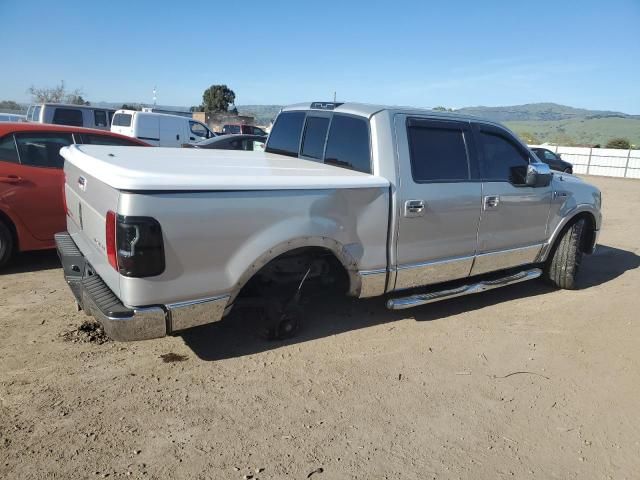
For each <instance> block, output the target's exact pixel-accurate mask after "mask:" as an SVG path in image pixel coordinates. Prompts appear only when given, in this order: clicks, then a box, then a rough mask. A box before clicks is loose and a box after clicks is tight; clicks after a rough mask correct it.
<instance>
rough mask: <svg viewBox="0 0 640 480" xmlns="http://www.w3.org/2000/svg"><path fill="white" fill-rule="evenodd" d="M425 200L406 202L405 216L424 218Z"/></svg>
mask: <svg viewBox="0 0 640 480" xmlns="http://www.w3.org/2000/svg"><path fill="white" fill-rule="evenodd" d="M424 206H425V204H424V200H407V201H406V202H404V216H405V217H408V218H411V217H422V216H423V215H424Z"/></svg>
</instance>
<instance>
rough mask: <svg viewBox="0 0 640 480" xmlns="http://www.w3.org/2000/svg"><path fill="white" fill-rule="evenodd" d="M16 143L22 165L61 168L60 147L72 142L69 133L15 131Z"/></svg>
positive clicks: (62, 161)
mask: <svg viewBox="0 0 640 480" xmlns="http://www.w3.org/2000/svg"><path fill="white" fill-rule="evenodd" d="M15 137H16V143H17V145H18V152H19V153H20V162H21V163H22V164H23V165H29V166H32V167H43V168H62V167H63V165H64V158H62V156H61V155H60V149H61V148H62V147H68V146H69V145H71V144H73V138H72V136H71V134H70V133H16V135H15Z"/></svg>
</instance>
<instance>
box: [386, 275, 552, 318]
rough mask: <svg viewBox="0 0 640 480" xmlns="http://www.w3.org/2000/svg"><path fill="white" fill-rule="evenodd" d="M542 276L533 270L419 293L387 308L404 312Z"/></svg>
mask: <svg viewBox="0 0 640 480" xmlns="http://www.w3.org/2000/svg"><path fill="white" fill-rule="evenodd" d="M540 275H542V270H541V269H539V268H532V269H530V270H524V271H522V272H518V273H514V274H513V275H509V276H507V277H502V278H498V279H496V280H482V281H479V282H477V283H471V284H469V285H462V286H461V287H456V288H452V289H449V290H441V291H439V292H430V293H418V294H415V295H410V296H408V297H400V298H392V299H389V300H387V308H388V309H389V310H402V309H404V308H411V307H417V306H418V305H425V304H427V303H433V302H439V301H440V300H447V299H449V298H455V297H461V296H463V295H471V294H472V293H480V292H486V291H487V290H493V289H494V288H500V287H505V286H507V285H512V284H514V283H520V282H526V281H527V280H533V279H534V278H538V277H539V276H540Z"/></svg>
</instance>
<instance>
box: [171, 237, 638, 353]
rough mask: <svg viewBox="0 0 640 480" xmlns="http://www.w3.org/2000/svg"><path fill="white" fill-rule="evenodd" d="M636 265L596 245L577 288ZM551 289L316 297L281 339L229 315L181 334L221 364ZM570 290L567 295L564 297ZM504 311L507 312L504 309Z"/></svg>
mask: <svg viewBox="0 0 640 480" xmlns="http://www.w3.org/2000/svg"><path fill="white" fill-rule="evenodd" d="M639 266H640V256H638V255H636V254H635V253H633V252H630V251H626V250H622V249H619V248H615V247H609V246H599V247H598V251H597V252H596V254H594V255H592V256H589V257H585V259H584V262H583V265H582V270H581V273H580V281H579V283H578V288H579V289H587V288H593V287H596V286H598V285H601V284H604V283H607V282H610V281H612V280H615V279H616V278H617V277H619V276H620V275H622V274H623V273H625V272H626V271H628V270H633V269H635V268H638V267H639ZM554 291H555V289H554V288H553V287H551V286H549V285H547V284H545V283H544V282H543V281H540V280H534V281H530V282H524V283H520V284H515V285H510V286H508V287H504V288H499V289H496V290H492V291H489V292H485V293H481V294H477V295H469V296H466V297H459V298H455V299H451V300H445V301H442V302H438V303H433V304H430V305H424V306H421V307H416V308H413V309H409V310H397V311H392V310H387V309H386V307H385V301H386V297H380V298H373V299H366V300H358V299H352V298H347V297H341V296H333V297H331V298H326V297H325V298H322V299H321V300H319V301H315V302H312V303H311V304H310V305H308V306H307V307H306V308H305V312H308V314H307V316H306V317H305V318H303V319H302V325H301V328H300V331H299V332H298V334H297V336H295V337H294V338H292V339H289V340H285V341H268V340H266V339H264V338H263V337H261V336H260V333H259V332H260V331H261V325H260V324H259V323H258V322H259V320H258V319H254V318H248V317H247V316H246V315H241V314H239V313H237V312H232V313H231V314H230V315H229V316H228V317H227V318H225V319H224V320H222V321H220V322H217V323H214V324H210V325H204V326H202V327H197V328H194V329H191V330H188V331H185V332H184V333H182V334H181V337H182V338H183V340H184V342H185V344H186V345H187V346H188V347H190V348H191V349H192V350H193V352H194V353H195V354H196V355H197V356H198V357H199V358H200V359H202V360H207V361H211V360H223V359H226V358H234V357H241V356H244V355H251V354H255V353H260V352H263V351H266V350H274V349H278V348H280V347H283V346H286V345H294V344H297V343H303V342H308V341H311V340H315V339H319V338H325V337H330V336H332V335H338V334H340V333H345V332H348V331H351V330H357V329H361V328H368V327H373V326H377V325H384V324H391V323H393V322H395V321H397V320H402V319H407V318H410V319H414V320H415V321H418V322H423V321H434V320H445V319H446V318H447V317H451V316H455V315H458V314H461V313H464V312H469V311H474V310H481V309H483V308H485V307H489V306H492V305H496V304H499V303H505V302H509V301H513V300H518V299H520V298H527V297H535V296H538V295H547V294H550V293H551V292H554ZM570 294H571V292H567V295H570ZM509 308H512V306H511V307H509Z"/></svg>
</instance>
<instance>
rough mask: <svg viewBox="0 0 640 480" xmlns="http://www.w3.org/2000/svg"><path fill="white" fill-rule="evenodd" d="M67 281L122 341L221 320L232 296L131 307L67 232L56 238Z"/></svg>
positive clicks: (88, 310) (80, 301)
mask: <svg viewBox="0 0 640 480" xmlns="http://www.w3.org/2000/svg"><path fill="white" fill-rule="evenodd" d="M55 240H56V248H57V250H58V256H59V257H60V261H61V262H62V267H63V269H64V277H65V280H66V281H67V284H68V285H69V288H70V289H71V291H72V292H73V295H74V296H75V298H76V301H77V302H78V305H79V306H80V308H81V309H83V310H84V311H85V312H86V313H87V314H89V315H92V316H93V317H94V318H95V319H96V320H97V321H98V322H100V323H101V324H102V326H103V327H104V330H105V332H106V334H107V335H108V336H109V337H111V338H113V339H114V340H119V341H131V340H148V339H151V338H159V337H164V336H165V335H167V334H170V333H174V332H178V331H180V330H185V329H187V328H191V327H195V326H198V325H203V324H206V323H212V322H216V321H218V320H220V319H221V318H222V315H223V313H224V309H225V307H226V306H227V302H228V300H229V295H222V296H218V297H211V298H203V299H197V300H192V301H186V302H177V303H168V304H166V305H150V306H144V307H127V306H125V305H123V304H122V302H121V301H120V299H119V298H118V297H116V295H115V294H114V293H113V292H112V291H111V290H110V289H109V287H108V286H107V285H106V284H105V283H104V281H103V280H102V278H100V276H99V275H98V274H97V273H96V272H95V271H94V270H93V268H92V267H91V265H89V263H88V262H87V261H86V259H85V258H84V255H82V252H81V251H80V250H79V249H78V247H77V245H76V244H75V243H74V241H73V239H72V238H71V236H70V235H69V234H68V233H67V232H63V233H58V234H56V236H55Z"/></svg>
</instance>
